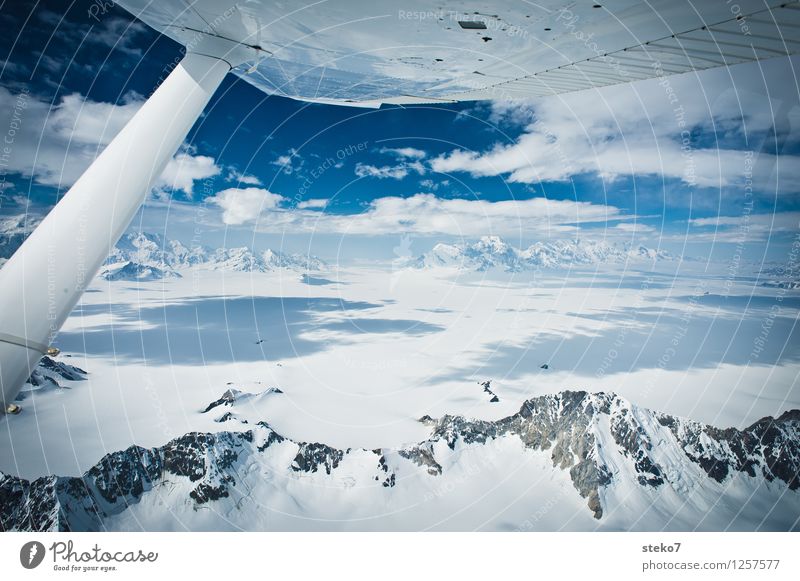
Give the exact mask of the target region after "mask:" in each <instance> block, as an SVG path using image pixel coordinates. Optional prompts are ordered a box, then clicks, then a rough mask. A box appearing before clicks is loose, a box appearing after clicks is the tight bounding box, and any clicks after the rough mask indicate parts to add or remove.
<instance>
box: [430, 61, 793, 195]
mask: <svg viewBox="0 0 800 581" xmlns="http://www.w3.org/2000/svg"><path fill="white" fill-rule="evenodd" d="M761 66H763V68H764V75H765V78H766V85H765V86H761V87H760V88H759V87H758V86H757V85H755V84H754V83H753V79H760V78H761V71H760V70H755V69H754V68H752V67H751V68H744V69H743V68H732V69H730V70H716V71H707V72H705V73H704V74H703V75H702V78H699V77H696V76H692V75H684V76H681V77H670V78H668V79H665V80H664V81H663V82H660V81H659V80H658V79H654V80H650V81H644V82H641V83H635V84H629V85H620V86H614V87H606V88H603V89H601V90H598V91H582V92H577V93H570V94H565V95H561V96H559V97H556V98H554V97H550V98H546V99H538V100H531V101H529V102H523V103H513V102H508V101H504V102H497V103H495V104H494V106H493V107H494V112H493V113H492V115H491V116H490V119H494V120H495V121H496V122H498V123H501V122H503V120H508V122H509V123H512V124H523V126H524V131H523V133H522V134H521V135H520V136H519V137H518V138H516V139H514V140H513V142H510V143H509V142H500V143H495V144H493V145H492V146H491V147H488V148H486V149H483V150H481V151H470V150H466V149H455V150H452V151H450V152H448V153H446V154H443V155H440V156H438V157H436V158H434V159H433V160H431V168H432V169H433V170H434V171H437V172H443V173H450V172H467V173H470V174H471V175H473V176H476V177H477V176H505V177H506V178H507V179H508V180H509V181H511V182H520V183H535V182H539V181H563V180H568V179H569V178H571V177H573V176H576V175H580V174H597V175H599V176H601V177H603V178H606V179H614V178H615V177H617V176H622V175H625V176H639V177H642V176H651V177H652V176H656V177H664V178H667V179H677V180H682V181H683V182H685V183H687V184H690V185H692V186H699V187H729V186H741V185H744V184H745V183H746V182H747V181H748V180H752V184H753V186H754V188H756V189H757V190H760V191H767V192H775V191H777V192H779V193H793V192H799V191H800V156H796V155H786V154H784V155H779V154H776V152H775V151H774V150H775V147H774V146H770V147H763V148H762V143H764V140H765V138H767V137H768V136H769V135H771V133H770V132H771V131H773V128H774V131H775V134H777V139H774V140H773V141H775V142H776V143H778V144H780V143H786V142H791V140H793V139H795V140H796V139H797V137H796V134H797V129H798V128H797V127H792V123H795V124H796V123H797V119H796V118H793V117H792V116H791V115H790V114H789V112H790V111H791V110H792V107H794V106H795V105H796V104H797V102H798V98H797V94H796V92H795V93H794V95H792V94H791V92H790V91H788V90H783V89H778V90H777V92H776V90H774V89H773V87H786V86H787V85H788V83H785V82H784V81H783V80H782V77H785V75H787V74H789V73H790V69H791V61H790V60H788V59H783V60H782V61H781V62H778V63H777V64H775V63H770V62H769V61H768V62H767V63H763V65H761ZM664 83H668V87H669V88H670V89H671V92H668V91H667V90H666V87H665V84H664ZM789 89H790V88H789ZM698 134H702V135H703V136H704V139H703V140H698V139H696V135H698ZM793 135H794V136H795V137H792V136H793ZM706 137H710V138H711V139H707V138H706ZM768 145H770V144H768ZM750 150H752V152H751V151H750Z"/></svg>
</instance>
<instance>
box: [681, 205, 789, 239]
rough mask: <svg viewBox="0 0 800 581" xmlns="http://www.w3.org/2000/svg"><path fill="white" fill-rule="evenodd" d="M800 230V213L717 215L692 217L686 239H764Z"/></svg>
mask: <svg viewBox="0 0 800 581" xmlns="http://www.w3.org/2000/svg"><path fill="white" fill-rule="evenodd" d="M798 231H800V212H776V213H775V214H749V213H743V214H742V215H740V216H713V217H710V218H694V219H692V220H689V229H688V233H687V234H686V239H687V240H689V241H691V242H731V243H747V242H763V241H764V240H769V239H770V237H772V236H773V235H786V234H787V233H797V232H798Z"/></svg>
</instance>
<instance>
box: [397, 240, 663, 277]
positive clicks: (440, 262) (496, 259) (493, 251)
mask: <svg viewBox="0 0 800 581" xmlns="http://www.w3.org/2000/svg"><path fill="white" fill-rule="evenodd" d="M662 260H675V257H674V256H672V255H671V254H669V253H668V252H666V251H663V250H655V249H652V248H647V247H645V246H631V245H628V244H625V245H618V244H611V243H609V242H606V241H602V240H601V241H592V240H555V241H551V242H536V243H535V244H533V245H531V246H529V247H528V248H526V249H524V250H520V249H517V248H514V247H512V246H510V245H509V244H507V243H506V242H505V241H503V240H502V239H501V238H499V237H498V236H484V237H482V238H481V239H480V240H478V241H477V242H474V243H472V244H441V243H440V244H437V245H436V246H434V247H433V249H432V250H431V251H430V252H427V253H425V254H423V255H422V256H420V257H419V258H417V259H416V260H415V261H414V262H413V266H415V267H417V268H435V267H451V268H459V269H463V270H476V271H485V270H489V269H492V268H500V269H503V270H507V271H511V272H516V271H521V270H532V269H536V268H565V267H570V266H579V265H595V264H603V263H625V262H632V261H649V262H654V261H662Z"/></svg>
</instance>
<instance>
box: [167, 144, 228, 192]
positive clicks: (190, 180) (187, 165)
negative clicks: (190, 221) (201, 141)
mask: <svg viewBox="0 0 800 581" xmlns="http://www.w3.org/2000/svg"><path fill="white" fill-rule="evenodd" d="M220 171H221V169H220V167H219V166H218V165H217V164H216V162H215V161H214V158H213V157H209V156H207V155H191V154H189V153H186V152H180V153H177V154H175V157H173V158H172V159H171V160H170V161H169V163H167V167H165V168H164V172H163V173H162V174H161V177H160V178H159V179H158V181H156V184H155V186H154V188H155V189H157V190H164V189H170V190H174V191H182V192H183V193H185V194H186V196H187V197H188V198H191V197H192V190H193V188H194V182H195V181H197V180H204V179H207V178H210V177H214V176H216V175H219V173H220Z"/></svg>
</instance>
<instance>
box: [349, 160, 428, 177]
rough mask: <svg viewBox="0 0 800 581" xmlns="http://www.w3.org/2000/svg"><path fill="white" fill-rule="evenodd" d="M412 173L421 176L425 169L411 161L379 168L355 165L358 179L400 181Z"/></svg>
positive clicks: (420, 163) (364, 164) (421, 164)
mask: <svg viewBox="0 0 800 581" xmlns="http://www.w3.org/2000/svg"><path fill="white" fill-rule="evenodd" d="M412 171H414V172H416V173H418V174H420V175H423V174H424V173H425V172H426V171H427V168H426V167H425V165H424V164H423V163H422V162H419V161H412V162H409V163H404V164H400V165H384V166H381V167H378V166H375V165H369V164H366V163H361V162H359V163H357V164H356V169H355V173H356V175H357V176H358V177H360V178H365V177H371V178H378V179H379V180H382V179H387V178H389V179H393V180H402V179H403V178H404V177H406V176H407V175H408V174H409V173H411V172H412Z"/></svg>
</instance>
